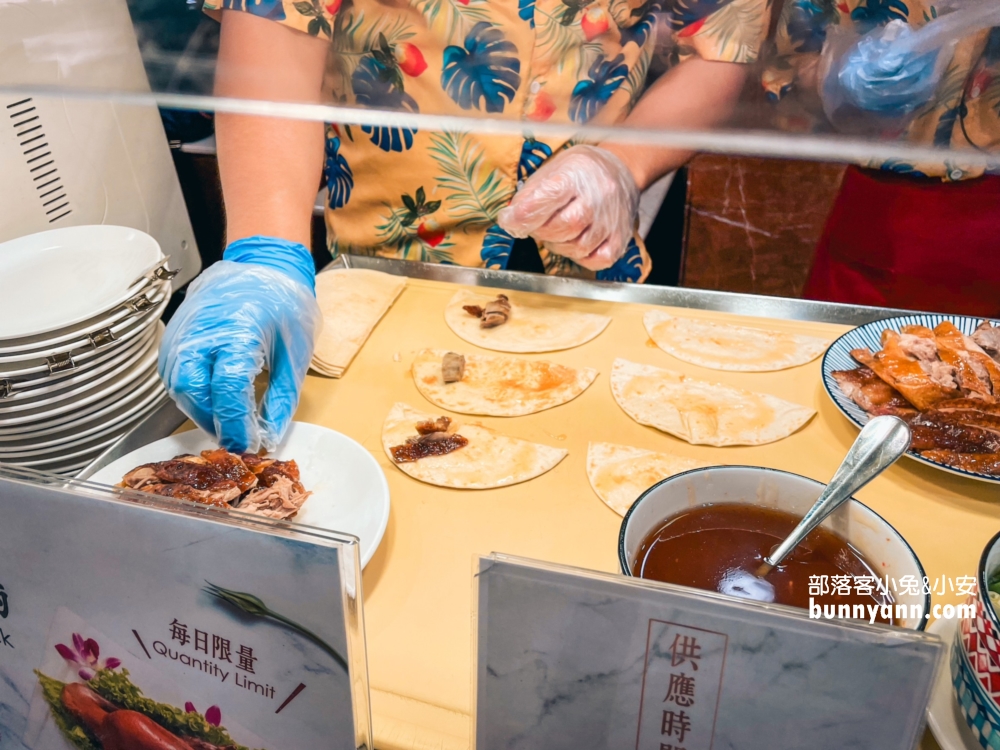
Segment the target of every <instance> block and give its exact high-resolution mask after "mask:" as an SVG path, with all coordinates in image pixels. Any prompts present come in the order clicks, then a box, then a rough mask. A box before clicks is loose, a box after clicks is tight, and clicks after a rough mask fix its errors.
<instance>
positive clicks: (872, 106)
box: [837, 21, 942, 117]
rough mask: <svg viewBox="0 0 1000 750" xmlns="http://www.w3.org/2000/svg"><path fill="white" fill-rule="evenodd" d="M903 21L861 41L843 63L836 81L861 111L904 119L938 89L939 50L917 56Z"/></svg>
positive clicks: (875, 32)
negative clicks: (909, 45)
mask: <svg viewBox="0 0 1000 750" xmlns="http://www.w3.org/2000/svg"><path fill="white" fill-rule="evenodd" d="M913 33H914V32H913V31H912V29H910V27H909V26H907V25H906V23H905V22H903V21H893V22H891V23H890V24H889V25H888V26H884V27H880V28H878V29H876V30H875V31H873V32H872V33H870V34H868V35H866V36H864V37H862V38H861V39H860V40H859V41H858V43H857V45H856V46H855V47H853V48H852V49H851V50H850V51H849V52H848V54H846V55H845V56H844V58H843V59H842V60H841V62H840V69H839V71H838V73H837V80H838V81H839V83H840V85H841V86H842V87H843V90H844V95H845V97H846V98H847V100H848V101H850V102H852V103H853V104H854V105H855V106H856V107H858V108H859V109H862V110H865V111H867V112H876V113H879V114H883V115H889V116H893V117H901V116H903V115H908V114H910V113H911V112H913V111H915V110H916V109H917V108H918V107H922V106H924V105H925V104H926V103H927V102H928V101H930V99H931V97H932V96H933V95H934V92H935V90H936V89H937V86H938V83H939V82H940V80H941V73H942V70H941V68H940V67H939V66H938V54H939V52H940V50H933V51H930V52H924V53H920V54H918V53H914V52H911V51H909V50H908V49H907V46H906V42H907V41H908V40H909V38H910V37H911V36H912V35H913Z"/></svg>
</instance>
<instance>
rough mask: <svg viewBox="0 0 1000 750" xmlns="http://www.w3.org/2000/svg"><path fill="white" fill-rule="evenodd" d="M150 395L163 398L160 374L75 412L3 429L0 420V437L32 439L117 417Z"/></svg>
mask: <svg viewBox="0 0 1000 750" xmlns="http://www.w3.org/2000/svg"><path fill="white" fill-rule="evenodd" d="M150 393H157V394H159V395H161V396H162V395H163V394H164V393H166V389H165V388H164V387H163V381H162V380H160V376H159V373H157V372H156V370H155V369H154V370H151V371H150V373H149V374H148V375H147V376H146V377H145V378H143V379H142V380H141V381H139V383H137V384H136V385H135V386H134V387H133V388H131V389H129V390H127V391H126V392H125V393H124V394H122V393H113V394H111V395H110V396H109V397H107V398H104V399H101V400H100V401H98V402H96V403H93V404H89V405H87V406H86V407H82V408H80V409H79V410H76V411H72V410H71V411H68V412H67V411H66V410H65V409H60V410H58V411H57V412H56V413H53V414H48V415H46V416H45V417H43V418H39V419H35V420H18V421H17V424H15V425H13V426H9V427H8V426H5V425H6V424H7V423H6V422H5V421H4V420H0V435H2V436H3V437H4V438H11V437H15V436H16V437H18V438H22V437H34V436H36V435H49V434H51V431H52V430H53V429H55V430H63V429H69V428H70V427H72V426H75V425H77V424H85V423H88V422H91V421H93V420H95V419H97V418H99V417H104V416H106V415H109V414H117V413H118V412H119V410H120V409H122V408H123V407H125V406H127V405H134V403H135V402H136V401H137V400H143V401H144V400H145V399H146V398H148V396H149V394H150Z"/></svg>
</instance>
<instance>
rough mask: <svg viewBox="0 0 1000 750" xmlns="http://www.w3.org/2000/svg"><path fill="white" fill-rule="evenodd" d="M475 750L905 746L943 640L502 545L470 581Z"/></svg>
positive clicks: (916, 725) (918, 721)
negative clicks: (537, 557) (575, 564)
mask: <svg viewBox="0 0 1000 750" xmlns="http://www.w3.org/2000/svg"><path fill="white" fill-rule="evenodd" d="M474 601H475V602H476V605H475V606H476V617H477V625H476V632H477V644H476V653H477V663H476V667H475V687H474V690H475V704H476V712H475V721H476V727H475V736H476V748H477V750H494V749H499V748H503V749H504V750H529V749H534V748H538V749H539V750H543V749H544V750H551V749H552V748H587V749H588V750H602V749H604V748H606V749H607V750H629V749H630V748H636V750H712V749H714V750H723V748H725V749H726V750H728V749H730V748H738V749H739V750H765V749H767V750H793V749H794V748H808V749H809V750H827V749H829V750H848V749H849V748H877V749H878V750H896V749H898V750H910V749H911V748H913V747H914V745H915V743H916V741H917V739H918V738H919V736H920V733H921V732H922V730H923V724H924V709H925V707H926V705H927V702H928V700H929V697H930V691H931V687H932V685H933V682H934V677H935V673H936V670H937V668H938V665H939V662H940V659H941V654H942V653H943V645H942V643H941V641H940V640H939V639H938V638H937V637H936V636H933V635H929V634H925V633H918V632H915V631H910V630H902V629H900V628H890V627H886V626H881V625H868V624H867V623H843V622H833V621H822V622H821V621H817V620H810V619H809V618H808V614H807V613H805V612H803V611H801V610H797V609H793V608H790V607H783V606H776V605H765V604H759V603H756V602H742V601H739V600H736V599H731V598H728V597H723V596H720V595H716V594H709V593H702V592H697V591H693V590H691V589H687V588H683V587H679V586H671V585H668V584H661V583H655V582H650V581H643V580H640V579H634V578H626V577H623V576H616V575H610V574H606V573H596V572H592V571H585V570H579V569H575V568H568V567H563V566H556V565H549V564H545V563H537V562H534V561H530V560H521V559H517V558H512V557H507V556H504V555H492V556H490V557H483V558H480V560H479V569H478V575H477V576H476V582H475V596H474Z"/></svg>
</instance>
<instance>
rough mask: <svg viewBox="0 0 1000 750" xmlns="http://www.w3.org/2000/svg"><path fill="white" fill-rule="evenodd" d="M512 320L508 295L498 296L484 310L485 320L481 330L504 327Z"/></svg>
mask: <svg viewBox="0 0 1000 750" xmlns="http://www.w3.org/2000/svg"><path fill="white" fill-rule="evenodd" d="M509 318H510V300H509V299H507V295H506V294H498V295H497V298H496V299H495V300H493V301H492V302H487V303H486V307H484V308H483V318H482V320H481V321H480V323H479V327H480V328H496V327H497V326H499V325H503V324H504V323H506V322H507V320H508V319H509Z"/></svg>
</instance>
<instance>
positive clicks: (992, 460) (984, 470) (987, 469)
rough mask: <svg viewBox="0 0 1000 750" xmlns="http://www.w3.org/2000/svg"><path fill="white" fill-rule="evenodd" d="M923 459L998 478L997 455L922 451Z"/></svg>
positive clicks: (999, 473) (999, 466) (999, 457)
mask: <svg viewBox="0 0 1000 750" xmlns="http://www.w3.org/2000/svg"><path fill="white" fill-rule="evenodd" d="M920 455H921V456H923V457H924V458H929V459H931V460H932V461H937V462H938V463H942V464H947V465H948V466H953V467H954V468H956V469H964V470H965V471H974V472H976V473H977V474H988V475H989V476H994V477H996V476H1000V454H997V453H959V452H957V451H948V450H932V451H923V452H922V453H921V454H920Z"/></svg>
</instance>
